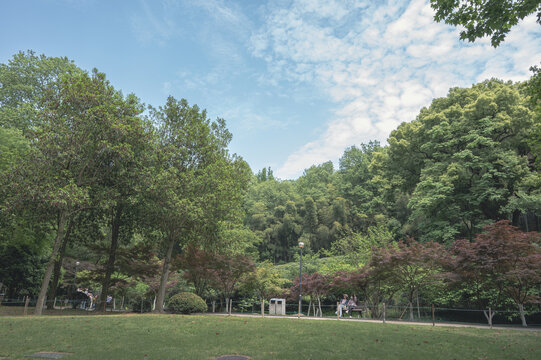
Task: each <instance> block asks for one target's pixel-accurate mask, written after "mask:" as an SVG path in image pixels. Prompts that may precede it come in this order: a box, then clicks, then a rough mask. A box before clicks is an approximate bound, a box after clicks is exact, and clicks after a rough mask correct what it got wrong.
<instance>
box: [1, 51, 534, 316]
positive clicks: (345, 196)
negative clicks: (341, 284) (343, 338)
mask: <svg viewBox="0 0 541 360" xmlns="http://www.w3.org/2000/svg"><path fill="white" fill-rule="evenodd" d="M532 71H533V76H532V78H531V79H530V80H529V81H527V82H520V83H513V82H509V81H502V80H498V79H490V80H486V81H483V82H481V83H479V84H475V85H473V86H471V87H470V88H452V89H450V90H449V93H448V95H447V96H446V97H444V98H439V99H434V100H433V101H432V103H431V104H427V107H425V108H423V109H421V111H420V112H419V114H418V115H417V117H416V119H411V121H410V122H404V123H402V124H401V125H400V126H398V128H396V129H395V130H394V131H392V132H391V134H390V136H389V138H388V139H387V143H386V144H381V143H379V142H377V141H371V142H369V143H367V144H358V145H357V146H352V147H350V148H348V149H346V150H345V151H344V153H343V155H342V157H341V158H340V160H339V162H338V164H336V165H335V164H334V163H333V162H331V161H329V162H326V163H323V164H318V165H314V166H312V167H310V168H308V169H306V170H305V171H304V173H303V175H302V176H300V177H299V178H298V179H295V180H281V179H277V178H275V177H274V175H273V171H272V169H271V168H265V169H261V170H259V171H257V172H256V173H253V172H252V170H251V169H250V168H249V166H248V164H247V163H246V162H245V161H244V160H243V159H242V157H241V156H239V155H237V154H231V153H230V151H229V150H228V144H229V142H230V141H231V138H232V134H231V133H230V132H229V131H228V130H227V127H226V123H225V120H223V119H216V120H211V119H209V118H208V117H207V114H206V112H205V110H202V109H201V108H199V107H198V106H197V105H190V104H189V103H188V101H186V100H184V99H180V100H179V99H175V98H173V97H169V98H168V99H166V100H165V103H164V104H163V105H161V106H158V107H154V106H145V105H144V104H142V103H141V101H140V100H139V99H138V98H137V97H136V96H135V95H133V94H129V95H127V96H125V95H123V94H122V93H121V92H120V91H119V90H117V89H115V88H114V87H113V86H112V85H111V84H110V83H109V81H108V80H107V79H106V76H105V74H103V73H100V72H98V71H97V70H93V71H92V72H90V73H88V72H86V71H84V70H82V69H80V68H79V67H77V66H76V65H75V64H74V63H73V62H72V61H70V60H68V59H67V58H57V57H47V56H45V55H41V56H38V55H36V54H35V53H33V52H32V51H28V52H20V53H18V54H16V55H14V56H13V58H12V59H11V60H10V61H9V62H8V63H7V64H2V65H0V293H3V292H5V293H6V297H8V298H14V297H17V296H21V295H30V296H32V297H36V298H37V303H38V306H37V307H36V313H37V314H39V313H41V306H42V305H43V304H44V303H45V301H46V299H49V300H50V299H54V298H56V297H57V296H67V297H69V296H72V295H73V291H74V288H77V287H85V288H91V289H94V291H95V292H97V293H99V294H100V299H99V304H100V306H102V308H103V309H105V304H106V298H107V296H108V295H109V294H116V295H118V294H123V295H126V294H131V296H132V298H135V297H136V296H139V297H141V296H143V294H152V297H153V298H155V308H156V310H157V311H161V310H162V307H163V305H164V301H165V299H166V298H167V297H168V296H169V295H170V294H172V293H173V292H174V291H173V290H174V289H176V290H175V291H178V289H181V288H182V289H185V288H190V287H191V289H193V290H194V292H196V293H198V294H199V295H202V296H204V297H206V298H211V297H213V296H214V297H217V296H223V297H225V298H230V297H231V296H234V294H235V293H236V292H237V291H240V290H239V289H241V288H240V287H238V286H237V282H239V281H240V278H241V277H242V276H241V275H242V274H245V273H253V274H256V275H254V276H255V278H252V279H251V280H250V279H248V280H246V279H245V283H246V284H250V286H251V289H252V290H251V291H252V292H251V294H252V295H251V296H255V295H254V294H258V296H261V297H265V296H267V295H268V294H270V292H269V291H267V290H268V288H267V285H268V284H269V283H272V284H273V286H275V288H274V290H273V291H275V292H276V291H277V290H276V287H278V288H283V289H285V288H287V287H288V286H291V285H293V286H294V281H295V275H296V272H295V271H293V270H292V269H290V268H289V267H288V263H291V262H295V264H297V261H298V257H299V254H298V253H299V248H298V243H299V242H303V243H304V244H305V247H304V254H305V261H306V272H307V274H308V275H312V274H314V273H318V274H323V275H325V276H327V275H331V274H339V273H340V272H341V271H352V270H355V269H359V268H362V267H363V266H369V265H370V264H371V263H372V264H374V261H376V260H375V258H374V256H384V255H385V256H387V257H389V256H391V255H392V254H393V253H392V250H391V249H402V246H404V244H405V243H410V244H431V245H430V246H440V247H441V250H440V252H441V251H444V249H455V250H454V251H455V253H454V254H455V259H456V258H457V256H458V257H459V256H460V254H461V253H460V251H458V250H456V249H460V247H458V248H457V244H460V243H457V241H460V240H462V239H464V240H463V241H466V242H468V243H475V242H477V241H481V240H482V239H483V238H482V234H483V229H485V230H487V229H488V230H487V231H489V232H490V231H496V232H497V230H494V228H493V227H491V226H494V225H493V224H494V223H498V221H501V220H506V224H508V223H510V224H512V225H514V226H515V228H514V229H517V228H518V229H520V230H521V231H522V232H525V233H527V232H540V231H541V219H540V217H541V174H540V170H541V153H540V151H541V148H540V144H541V123H540V122H541V95H540V91H539V89H540V86H539V84H540V83H541V72H540V71H539V69H538V68H537V67H533V68H532ZM241 155H242V154H241ZM500 224H502V223H501V222H500ZM502 226H504V225H502ZM505 226H508V225H505ZM491 229H492V230H491ZM506 231H508V233H509V234H511V233H512V231H511V230H506ZM513 231H516V230H513ZM512 234H515V233H512ZM480 236H481V237H480ZM513 236H515V235H509V236H508V238H511V237H513ZM528 241H530V242H536V241H537V242H538V241H539V239H538V237H537V238H536V239H534V238H531V239H530V240H528ZM434 244H437V245H434ZM411 246H422V245H411ZM463 246H466V245H463ZM378 248H379V249H385V251H391V253H384V252H379V253H378V252H377V251H376V250H375V249H378ZM426 248H427V249H428V248H429V246H428V245H427V247H426ZM404 249H405V248H404ZM537 249H538V247H537ZM382 251H383V250H382ZM397 251H398V250H397ZM404 251H405V250H404ZM457 251H458V252H457ZM419 253H422V251H421V250H419ZM391 257H392V256H391ZM418 261H421V260H418ZM422 261H423V262H424V263H425V264H428V260H427V259H426V258H423V260H422ZM383 262H384V261H383V260H381V261H380V263H383ZM202 264H207V266H206V267H202ZM209 264H211V265H209ZM280 265H281V266H280ZM295 266H297V265H295ZM295 269H296V267H295ZM205 271H206V272H207V274H208V277H204V276H202V274H204V273H205ZM275 271H278V273H276V272H275ZM212 274H214V275H212ZM217 274H218V275H217ZM257 274H259V275H257ZM211 275H212V276H214V279H213V278H212V276H211ZM216 276H218V277H216ZM258 276H260V278H258ZM231 279H233V280H234V281H231ZM258 279H259V280H258ZM262 279H263V280H265V279H266V280H265V281H267V283H265V284H263V285H264V286H263V285H261V281H263V280H262ZM207 280H208V281H207ZM258 281H260V282H259V283H258ZM297 281H298V279H297ZM349 282H350V283H354V280H351V279H350V280H349ZM261 286H263V288H262V287H261ZM262 289H263V290H262ZM265 289H267V290H265ZM415 290H416V291H417V290H419V289H418V286H417V287H416V288H415ZM530 290H531V289H530ZM247 291H248V290H246V289H245V292H247ZM431 291H432V293H433V294H434V293H436V292H437V291H436V290H434V289H432V290H431ZM70 292H71V293H70ZM412 294H413V290H412V291H411V292H410V297H409V298H408V301H409V302H410V303H411V296H413V295H412ZM434 296H435V295H434Z"/></svg>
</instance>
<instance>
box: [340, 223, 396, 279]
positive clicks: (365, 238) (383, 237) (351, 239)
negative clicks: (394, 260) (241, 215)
mask: <svg viewBox="0 0 541 360" xmlns="http://www.w3.org/2000/svg"><path fill="white" fill-rule="evenodd" d="M393 239H394V234H393V233H392V231H390V230H389V229H388V228H387V227H385V226H384V225H378V226H372V227H370V228H368V231H367V232H366V234H359V233H353V232H350V233H348V234H346V235H345V236H344V237H342V238H340V239H338V240H336V241H335V242H334V243H332V246H331V250H330V253H331V254H333V255H335V256H342V257H343V259H344V260H346V261H347V263H348V264H349V265H351V266H352V267H353V268H359V267H362V266H364V265H366V264H367V263H368V260H369V259H370V257H371V256H372V251H373V250H374V248H381V247H386V246H388V245H390V244H391V243H392V241H393ZM344 270H345V269H344Z"/></svg>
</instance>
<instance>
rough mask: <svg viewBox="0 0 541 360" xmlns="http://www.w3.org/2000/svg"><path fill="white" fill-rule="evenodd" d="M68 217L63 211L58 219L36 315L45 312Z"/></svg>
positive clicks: (35, 311)
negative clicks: (45, 303)
mask: <svg viewBox="0 0 541 360" xmlns="http://www.w3.org/2000/svg"><path fill="white" fill-rule="evenodd" d="M67 218H68V215H67V212H66V211H61V212H60V216H59V218H58V229H57V231H56V238H55V241H54V245H53V251H52V252H51V257H50V258H49V262H48V263H47V269H46V270H45V275H44V276H43V281H42V282H41V288H40V290H39V295H38V300H37V302H36V308H35V310H34V315H41V313H42V312H43V303H44V302H45V295H46V294H47V288H48V287H49V282H50V281H51V275H52V273H53V268H54V262H55V260H56V257H57V256H58V249H60V245H61V244H62V241H63V240H64V226H65V225H66V221H67Z"/></svg>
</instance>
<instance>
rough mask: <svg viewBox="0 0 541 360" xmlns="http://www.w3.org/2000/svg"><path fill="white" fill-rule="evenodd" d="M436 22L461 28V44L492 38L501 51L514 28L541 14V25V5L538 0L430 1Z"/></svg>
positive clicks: (539, 21)
mask: <svg viewBox="0 0 541 360" xmlns="http://www.w3.org/2000/svg"><path fill="white" fill-rule="evenodd" d="M430 4H431V6H432V8H433V9H434V10H436V15H435V16H434V18H435V19H436V21H438V22H439V21H442V20H443V21H445V23H447V24H450V25H455V26H457V25H461V26H463V27H464V28H465V30H462V31H461V32H460V39H461V40H466V39H467V40H468V41H475V40H476V39H479V38H482V37H484V36H487V35H488V36H490V38H491V42H492V46H494V47H497V46H498V45H500V43H501V42H502V41H503V40H504V39H505V36H506V35H507V33H509V31H510V30H511V28H512V27H513V26H515V25H516V24H518V22H519V21H520V20H522V19H523V18H525V17H526V16H528V15H530V14H533V13H537V22H538V23H539V24H541V2H539V1H538V0H486V1H479V0H430Z"/></svg>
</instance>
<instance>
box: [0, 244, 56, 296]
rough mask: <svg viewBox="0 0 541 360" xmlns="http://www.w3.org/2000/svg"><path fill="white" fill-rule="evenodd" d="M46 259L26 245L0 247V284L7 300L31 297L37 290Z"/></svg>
mask: <svg viewBox="0 0 541 360" xmlns="http://www.w3.org/2000/svg"><path fill="white" fill-rule="evenodd" d="M45 264H46V259H45V258H44V257H43V256H40V254H39V253H37V252H36V250H35V249H33V248H32V247H30V246H28V245H27V244H24V243H23V244H18V245H15V244H9V245H6V246H0V282H1V283H3V285H4V286H7V288H8V292H7V294H6V297H7V298H14V297H16V296H19V295H33V294H35V293H36V292H37V290H39V286H40V284H41V279H42V277H43V273H44V271H45Z"/></svg>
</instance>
